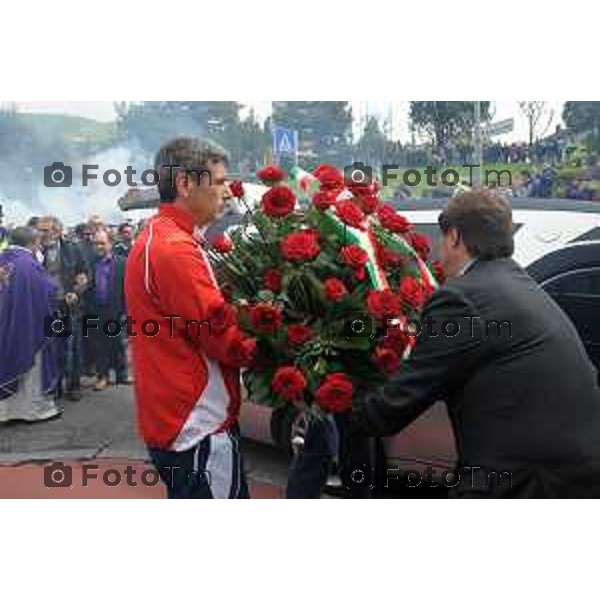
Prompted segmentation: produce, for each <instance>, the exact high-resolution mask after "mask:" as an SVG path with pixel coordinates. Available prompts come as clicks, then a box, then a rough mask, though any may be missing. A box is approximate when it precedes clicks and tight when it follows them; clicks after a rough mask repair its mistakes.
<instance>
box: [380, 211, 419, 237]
mask: <svg viewBox="0 0 600 600" xmlns="http://www.w3.org/2000/svg"><path fill="white" fill-rule="evenodd" d="M377 217H378V218H379V222H380V223H381V226H382V227H383V228H385V229H387V230H388V231H392V232H393V233H407V232H408V231H410V229H411V228H412V226H411V224H410V222H409V221H408V219H405V218H404V217H403V216H402V215H399V214H398V213H397V212H396V210H395V209H394V207H393V206H390V205H389V204H384V205H383V206H381V207H380V208H379V210H378V211H377Z"/></svg>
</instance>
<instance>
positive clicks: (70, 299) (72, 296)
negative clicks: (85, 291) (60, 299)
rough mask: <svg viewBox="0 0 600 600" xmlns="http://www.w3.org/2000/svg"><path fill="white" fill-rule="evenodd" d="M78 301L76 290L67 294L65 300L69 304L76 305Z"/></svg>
mask: <svg viewBox="0 0 600 600" xmlns="http://www.w3.org/2000/svg"><path fill="white" fill-rule="evenodd" d="M78 301H79V296H77V294H76V293H75V292H69V293H68V294H65V302H66V303H67V306H75V305H76V304H77V302H78Z"/></svg>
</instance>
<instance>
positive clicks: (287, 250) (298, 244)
mask: <svg viewBox="0 0 600 600" xmlns="http://www.w3.org/2000/svg"><path fill="white" fill-rule="evenodd" d="M281 252H282V254H283V256H284V258H286V259H287V260H291V261H304V260H312V259H313V258H315V257H316V256H317V255H318V254H319V252H321V247H320V246H319V234H318V233H317V232H316V231H313V230H312V229H307V230H305V231H298V232H296V233H290V234H289V235H287V236H286V237H285V238H283V240H282V241H281Z"/></svg>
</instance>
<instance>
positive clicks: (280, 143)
mask: <svg viewBox="0 0 600 600" xmlns="http://www.w3.org/2000/svg"><path fill="white" fill-rule="evenodd" d="M273 151H274V153H275V155H276V156H281V155H282V154H291V155H293V156H296V155H297V154H298V132H297V131H294V130H293V129H286V128H285V127H275V128H274V129H273Z"/></svg>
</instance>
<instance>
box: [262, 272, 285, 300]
mask: <svg viewBox="0 0 600 600" xmlns="http://www.w3.org/2000/svg"><path fill="white" fill-rule="evenodd" d="M282 278H283V276H282V275H281V271H278V270H277V269H267V270H266V271H265V274H264V275H263V285H264V286H265V287H266V288H267V289H268V290H271V291H272V292H274V293H275V294H278V293H279V292H280V291H281V280H282Z"/></svg>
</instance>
